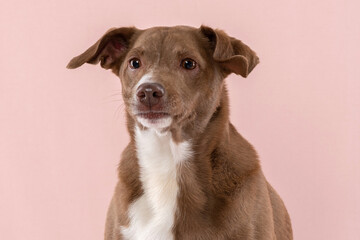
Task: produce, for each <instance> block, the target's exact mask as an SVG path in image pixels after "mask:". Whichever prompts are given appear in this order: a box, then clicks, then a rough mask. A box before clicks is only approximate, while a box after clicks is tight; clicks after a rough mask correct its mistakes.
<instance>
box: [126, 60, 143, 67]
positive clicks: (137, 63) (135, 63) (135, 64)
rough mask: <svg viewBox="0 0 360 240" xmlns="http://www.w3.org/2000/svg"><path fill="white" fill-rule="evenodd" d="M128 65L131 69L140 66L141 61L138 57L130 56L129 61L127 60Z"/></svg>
mask: <svg viewBox="0 0 360 240" xmlns="http://www.w3.org/2000/svg"><path fill="white" fill-rule="evenodd" d="M129 66H130V68H132V69H137V68H139V67H141V61H140V59H138V58H132V59H130V61H129Z"/></svg>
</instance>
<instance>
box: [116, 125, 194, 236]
mask: <svg viewBox="0 0 360 240" xmlns="http://www.w3.org/2000/svg"><path fill="white" fill-rule="evenodd" d="M136 148H137V157H138V160H139V166H140V180H141V182H142V185H143V189H144V194H143V195H142V196H140V197H139V198H138V199H137V200H135V202H133V203H132V204H131V205H130V207H129V211H128V214H129V219H130V225H129V227H127V228H122V229H121V232H122V235H123V236H124V238H125V239H154V240H155V239H166V240H168V239H173V234H172V227H173V224H174V217H175V211H176V205H177V204H176V203H177V194H178V189H179V187H178V183H177V181H176V167H177V165H178V164H181V163H182V162H184V161H186V159H188V158H189V157H190V156H191V148H190V144H189V142H182V143H179V144H176V143H174V142H173V141H172V139H171V135H170V134H165V135H159V134H157V133H156V132H155V131H153V130H140V129H138V128H137V129H136Z"/></svg>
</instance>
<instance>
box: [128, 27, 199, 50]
mask: <svg viewBox="0 0 360 240" xmlns="http://www.w3.org/2000/svg"><path fill="white" fill-rule="evenodd" d="M139 47H141V48H143V49H144V50H156V51H159V50H161V49H162V50H165V49H167V50H172V51H174V50H177V49H181V48H182V49H184V48H187V49H196V48H198V47H199V35H198V31H197V29H196V28H193V27H187V26H176V27H154V28H149V29H146V30H144V31H143V33H142V34H141V35H140V36H139V37H138V38H137V40H136V42H135V43H134V45H133V48H139Z"/></svg>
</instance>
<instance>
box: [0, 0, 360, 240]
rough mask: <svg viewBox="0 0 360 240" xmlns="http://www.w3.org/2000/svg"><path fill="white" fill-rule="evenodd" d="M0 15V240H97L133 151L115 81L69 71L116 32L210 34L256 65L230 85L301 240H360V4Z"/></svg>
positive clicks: (108, 7)
mask: <svg viewBox="0 0 360 240" xmlns="http://www.w3.org/2000/svg"><path fill="white" fill-rule="evenodd" d="M217 2H218V3H217V4H215V3H214V4H212V3H211V1H205V0H202V1H200V0H198V1H179V0H176V1H164V0H162V1H145V0H138V1H115V0H112V1H99V2H95V1H89V0H87V1H80V0H76V1H60V0H59V1H53V0H34V1H26V0H14V1H2V2H1V3H0V43H1V44H0V54H1V57H0V73H1V75H0V239H9V240H23V239H27V240H41V239H43V240H47V239H52V240H60V239H61V240H63V239H87V240H92V239H93V240H98V239H102V234H103V228H104V221H105V220H104V219H105V214H106V208H107V206H108V203H109V200H110V198H111V195H112V193H113V187H114V185H115V182H116V165H117V163H118V161H119V155H120V153H121V151H122V149H123V148H124V146H125V144H126V142H127V141H128V136H127V133H126V131H125V128H124V118H123V113H124V111H123V107H122V105H121V101H120V95H119V92H120V84H119V80H118V79H117V78H116V77H115V76H113V75H112V74H111V73H110V72H109V71H108V72H106V71H103V70H102V69H101V68H100V67H98V66H97V67H94V66H89V65H87V66H84V67H82V68H80V69H78V70H75V71H70V70H67V69H65V65H66V64H67V62H68V60H69V59H70V58H71V57H73V56H74V55H76V54H78V53H80V52H81V51H82V50H85V48H87V47H88V46H90V44H92V43H93V42H94V41H96V40H97V39H98V37H100V36H101V35H102V34H103V33H104V32H105V31H106V30H107V29H108V28H110V27H113V26H129V25H135V26H137V27H139V28H146V27H150V26H154V25H177V24H187V25H193V26H199V25H200V24H202V23H204V24H208V25H210V26H212V27H218V28H222V29H224V30H226V31H227V32H228V33H229V34H230V35H233V36H236V37H238V38H240V39H242V40H243V41H244V42H246V43H247V44H249V45H250V46H251V47H252V48H253V49H254V50H256V51H257V53H258V54H259V56H260V60H261V63H260V64H259V65H258V67H257V68H255V70H254V72H253V73H252V74H251V75H250V76H249V78H248V79H242V78H241V77H237V76H231V77H229V78H228V79H227V83H228V85H229V88H230V96H231V103H232V108H231V109H232V112H231V118H232V122H233V123H234V124H235V125H236V127H237V128H238V130H239V131H240V132H241V133H242V134H243V135H244V136H245V137H246V138H247V139H248V140H249V141H250V142H252V143H253V144H254V146H255V147H256V148H257V150H258V152H259V155H260V157H261V160H262V166H263V169H264V172H265V174H266V176H267V178H268V180H269V181H270V182H271V183H272V184H273V185H274V187H275V188H276V189H277V190H278V192H279V193H280V194H281V196H282V197H283V199H284V201H285V203H286V205H287V208H288V210H289V212H290V215H291V217H292V222H293V228H294V234H295V238H296V239H306V240H315V239H316V240H319V239H326V240H339V239H341V240H354V239H360V186H359V183H360V132H359V123H360V71H359V69H360V66H359V58H360V54H359V49H360V48H359V43H360V28H359V23H360V17H358V16H359V15H358V9H359V7H360V5H359V3H358V2H357V1H355V0H353V1H350V0H349V1H346V0H345V1H340V0H339V1H334V0H327V1H325V0H318V1H310V0H306V1H288V0H278V1H262V2H259V1H235V0H233V1H221V3H220V1H217Z"/></svg>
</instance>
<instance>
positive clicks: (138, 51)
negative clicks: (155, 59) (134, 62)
mask: <svg viewBox="0 0 360 240" xmlns="http://www.w3.org/2000/svg"><path fill="white" fill-rule="evenodd" d="M144 52H145V50H144V49H143V48H141V47H137V48H133V49H131V50H130V51H129V55H137V56H142V55H144Z"/></svg>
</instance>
